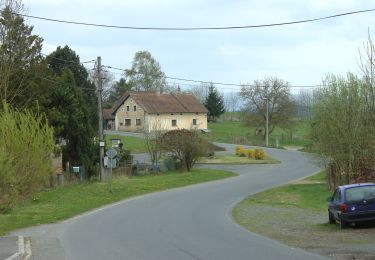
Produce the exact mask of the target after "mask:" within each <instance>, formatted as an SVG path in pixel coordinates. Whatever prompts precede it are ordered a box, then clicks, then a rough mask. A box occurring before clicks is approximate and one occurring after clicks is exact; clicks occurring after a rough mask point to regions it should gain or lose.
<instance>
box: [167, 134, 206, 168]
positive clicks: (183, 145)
mask: <svg viewBox="0 0 375 260" xmlns="http://www.w3.org/2000/svg"><path fill="white" fill-rule="evenodd" d="M160 142H161V147H162V148H163V150H164V151H165V152H167V153H170V154H172V155H173V156H174V157H175V158H176V159H178V160H179V161H180V163H181V169H186V170H187V171H188V172H189V171H190V170H191V168H193V166H194V164H195V162H196V161H197V160H198V158H200V157H203V156H205V155H207V150H208V143H207V141H206V140H205V139H203V138H201V137H200V136H199V135H198V132H196V131H189V130H186V129H181V130H172V131H169V132H166V133H165V134H164V135H163V136H162V137H161V139H160Z"/></svg>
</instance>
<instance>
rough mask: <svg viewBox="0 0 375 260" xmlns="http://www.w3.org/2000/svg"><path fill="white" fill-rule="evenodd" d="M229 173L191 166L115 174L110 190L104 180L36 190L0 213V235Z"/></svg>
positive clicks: (221, 176)
mask: <svg viewBox="0 0 375 260" xmlns="http://www.w3.org/2000/svg"><path fill="white" fill-rule="evenodd" d="M231 176H234V174H233V173H230V172H226V171H220V170H208V169H193V170H192V171H191V172H188V173H180V172H171V173H166V174H161V175H146V176H140V177H138V176H137V177H132V178H128V177H117V178H114V179H113V193H110V192H109V191H108V183H100V182H93V183H85V184H79V185H78V184H77V185H71V186H66V187H64V188H59V189H53V190H49V191H44V192H39V193H37V194H36V195H35V196H34V197H33V198H31V199H29V200H28V201H25V202H24V203H23V204H21V205H19V206H18V207H16V208H15V209H13V210H12V211H10V212H8V213H6V214H0V235H4V234H6V233H7V232H10V231H12V230H15V229H19V228H24V227H29V226H33V225H38V224H46V223H53V222H57V221H60V220H64V219H67V218H70V217H73V216H75V215H78V214H80V213H83V212H86V211H88V210H91V209H95V208H98V207H100V206H103V205H106V204H110V203H113V202H116V201H120V200H123V199H126V198H129V197H133V196H137V195H141V194H145V193H150V192H155V191H162V190H166V189H170V188H176V187H182V186H186V185H191V184H196V183H201V182H207V181H213V180H219V179H223V178H228V177H231Z"/></svg>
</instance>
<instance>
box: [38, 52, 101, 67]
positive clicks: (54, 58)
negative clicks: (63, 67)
mask: <svg viewBox="0 0 375 260" xmlns="http://www.w3.org/2000/svg"><path fill="white" fill-rule="evenodd" d="M40 54H42V55H43V56H45V57H48V58H50V59H53V60H58V61H63V62H67V63H73V64H81V65H84V64H86V63H94V62H96V60H89V61H81V62H76V61H71V60H64V59H60V58H57V57H53V56H50V55H48V54H44V53H40Z"/></svg>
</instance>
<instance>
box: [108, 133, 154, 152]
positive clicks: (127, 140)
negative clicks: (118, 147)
mask: <svg viewBox="0 0 375 260" xmlns="http://www.w3.org/2000/svg"><path fill="white" fill-rule="evenodd" d="M111 139H121V140H122V143H123V144H124V149H126V150H130V151H131V152H132V153H146V152H147V148H146V141H145V139H143V138H139V137H133V136H122V135H105V141H106V145H107V147H110V145H111Z"/></svg>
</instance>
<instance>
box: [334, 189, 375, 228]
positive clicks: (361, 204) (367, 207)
mask: <svg viewBox="0 0 375 260" xmlns="http://www.w3.org/2000/svg"><path fill="white" fill-rule="evenodd" d="M328 217H329V223H330V224H335V223H336V221H338V222H339V223H340V227H341V228H345V227H346V226H347V225H348V224H352V223H356V222H360V221H375V184H374V183H359V184H350V185H344V186H339V187H338V188H337V189H336V190H335V192H334V194H333V196H332V198H331V199H330V202H329V206H328Z"/></svg>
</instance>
